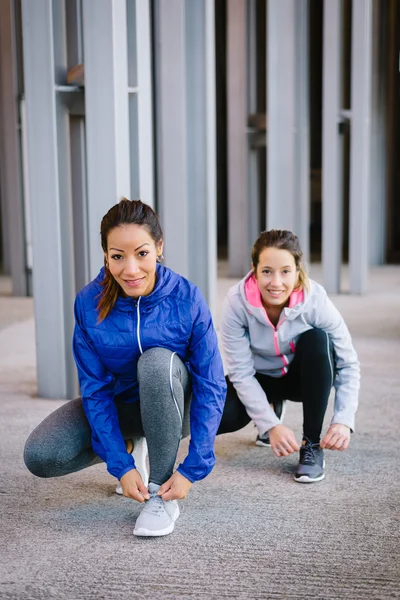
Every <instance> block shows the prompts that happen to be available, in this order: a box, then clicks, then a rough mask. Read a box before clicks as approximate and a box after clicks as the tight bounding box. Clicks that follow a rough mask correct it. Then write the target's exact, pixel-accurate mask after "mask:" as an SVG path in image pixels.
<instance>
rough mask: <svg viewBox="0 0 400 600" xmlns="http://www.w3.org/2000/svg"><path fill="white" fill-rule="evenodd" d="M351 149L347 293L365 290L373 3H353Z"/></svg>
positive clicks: (367, 258)
mask: <svg viewBox="0 0 400 600" xmlns="http://www.w3.org/2000/svg"><path fill="white" fill-rule="evenodd" d="M351 54H352V68H351V73H352V76H351V112H352V121H351V148H350V164H351V172H350V249H349V263H350V271H349V272H350V291H351V292H352V293H353V294H361V293H363V292H364V291H365V290H366V285H367V273H368V262H369V255H368V253H369V247H368V234H369V230H368V210H369V208H370V189H371V178H370V173H371V163H370V156H371V74H372V0H353V14H352V49H351Z"/></svg>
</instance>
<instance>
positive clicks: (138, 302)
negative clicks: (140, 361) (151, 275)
mask: <svg viewBox="0 0 400 600" xmlns="http://www.w3.org/2000/svg"><path fill="white" fill-rule="evenodd" d="M140 298H141V296H139V299H138V301H137V304H136V311H137V326H136V335H137V341H138V344H139V350H140V354H143V348H142V343H141V341H140V310H139V304H140Z"/></svg>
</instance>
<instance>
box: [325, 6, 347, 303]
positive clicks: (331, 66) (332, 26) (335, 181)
mask: <svg viewBox="0 0 400 600" xmlns="http://www.w3.org/2000/svg"><path fill="white" fill-rule="evenodd" d="M341 11H342V0H325V3H324V28H323V43H324V52H323V56H324V59H323V110H322V115H323V117H322V118H323V126H322V266H323V275H324V285H325V288H326V290H327V291H328V292H329V293H332V294H337V293H339V292H340V269H341V264H342V228H343V224H342V220H343V198H342V160H343V159H342V140H341V137H340V134H339V120H340V117H339V114H340V110H341V106H342V90H341V78H342V75H341V63H342V58H341V54H342V51H341V50H342V38H341V31H342V15H341Z"/></svg>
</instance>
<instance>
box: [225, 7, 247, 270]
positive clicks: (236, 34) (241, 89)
mask: <svg viewBox="0 0 400 600" xmlns="http://www.w3.org/2000/svg"><path fill="white" fill-rule="evenodd" d="M246 48H247V6H246V0H229V2H227V56H226V60H227V98H228V107H227V108H228V116H227V129H228V135H227V138H228V140H227V146H228V223H229V229H228V256H229V275H230V276H231V277H242V276H243V275H244V274H245V273H246V272H247V271H248V270H249V269H250V255H249V250H250V248H251V243H252V241H253V240H250V235H249V230H250V225H249V205H248V164H247V113H248V109H247V49H246Z"/></svg>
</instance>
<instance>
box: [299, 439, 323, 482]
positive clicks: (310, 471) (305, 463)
mask: <svg viewBox="0 0 400 600" xmlns="http://www.w3.org/2000/svg"><path fill="white" fill-rule="evenodd" d="M303 442H305V443H304V445H303V446H301V448H300V460H299V464H298V465H297V469H296V474H295V476H294V480H295V481H298V482H299V483H314V482H315V481H321V479H323V478H324V477H325V473H324V468H325V460H324V451H323V450H322V448H320V445H319V444H312V443H311V442H310V440H308V439H307V438H305V439H304V440H303Z"/></svg>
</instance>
